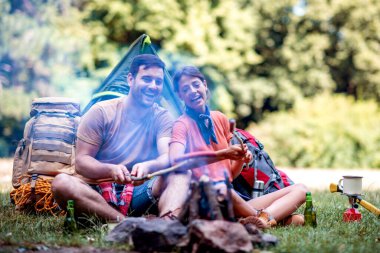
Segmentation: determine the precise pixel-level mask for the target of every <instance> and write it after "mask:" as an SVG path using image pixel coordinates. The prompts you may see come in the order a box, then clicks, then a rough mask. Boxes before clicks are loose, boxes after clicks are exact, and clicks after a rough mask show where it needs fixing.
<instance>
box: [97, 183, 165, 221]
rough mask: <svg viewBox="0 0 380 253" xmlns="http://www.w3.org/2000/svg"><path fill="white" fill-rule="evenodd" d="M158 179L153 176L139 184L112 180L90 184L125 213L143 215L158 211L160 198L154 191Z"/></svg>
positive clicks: (109, 202) (112, 204)
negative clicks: (155, 195)
mask: <svg viewBox="0 0 380 253" xmlns="http://www.w3.org/2000/svg"><path fill="white" fill-rule="evenodd" d="M156 179H157V178H156V177H155V178H152V179H150V180H148V181H145V182H144V183H143V184H142V185H139V186H133V185H132V184H126V185H121V184H117V183H112V182H106V183H100V184H98V185H90V186H91V188H92V189H94V190H95V191H97V192H98V193H99V194H100V195H102V196H103V198H104V199H105V200H106V201H107V202H108V204H110V205H111V206H113V207H114V208H116V209H117V210H119V211H120V212H121V213H122V214H123V215H129V216H142V215H143V214H146V213H152V214H157V213H158V207H157V202H158V199H156V198H154V196H153V193H152V187H153V184H154V182H155V181H156Z"/></svg>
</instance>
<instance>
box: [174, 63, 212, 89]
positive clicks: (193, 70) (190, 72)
mask: <svg viewBox="0 0 380 253" xmlns="http://www.w3.org/2000/svg"><path fill="white" fill-rule="evenodd" d="M182 76H192V77H197V78H199V79H201V81H202V82H204V81H205V80H206V78H205V76H204V75H203V74H202V73H201V72H200V71H199V69H198V68H197V67H195V66H185V67H183V68H182V69H180V70H177V72H175V74H174V77H173V86H174V91H176V92H178V90H179V80H180V79H181V77H182Z"/></svg>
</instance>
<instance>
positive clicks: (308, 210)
mask: <svg viewBox="0 0 380 253" xmlns="http://www.w3.org/2000/svg"><path fill="white" fill-rule="evenodd" d="M304 216H305V225H307V226H313V227H316V226H317V212H316V211H315V209H314V207H313V199H312V197H311V193H310V192H307V193H306V207H305V211H304Z"/></svg>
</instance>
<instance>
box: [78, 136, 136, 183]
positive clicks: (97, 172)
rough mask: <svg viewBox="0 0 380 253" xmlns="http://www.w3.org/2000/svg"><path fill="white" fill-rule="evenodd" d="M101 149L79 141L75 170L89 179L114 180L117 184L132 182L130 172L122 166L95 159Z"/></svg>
mask: <svg viewBox="0 0 380 253" xmlns="http://www.w3.org/2000/svg"><path fill="white" fill-rule="evenodd" d="M98 150H99V147H98V146H96V145H93V144H89V143H87V142H85V141H82V140H80V139H78V140H77V148H76V158H75V170H76V171H77V173H78V174H80V175H82V176H84V177H86V178H89V179H95V180H97V179H103V178H112V179H113V180H114V181H115V182H116V183H120V184H123V183H128V182H130V181H131V180H130V177H129V171H128V170H127V168H125V166H124V165H122V164H110V163H102V162H100V161H98V160H96V159H95V156H96V154H97V152H98Z"/></svg>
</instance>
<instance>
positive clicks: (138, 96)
mask: <svg viewBox="0 0 380 253" xmlns="http://www.w3.org/2000/svg"><path fill="white" fill-rule="evenodd" d="M164 67H165V65H164V63H163V62H162V61H161V60H160V59H159V58H158V57H157V56H154V55H139V56H136V57H135V58H134V59H133V61H132V63H131V67H130V73H129V74H128V77H127V81H128V84H129V86H130V93H129V95H128V96H126V97H123V98H118V99H112V100H107V101H103V102H99V103H97V104H96V105H94V106H93V107H92V108H91V109H90V110H89V111H88V112H87V113H86V114H85V115H84V116H83V117H82V119H81V122H80V125H79V128H78V133H77V137H78V141H77V148H76V171H77V173H78V174H79V175H81V176H82V177H84V178H87V179H90V180H92V181H96V180H100V179H105V178H112V179H113V180H114V181H115V184H112V186H113V187H114V188H113V190H112V191H111V192H114V193H115V194H114V195H115V196H114V197H116V199H115V201H113V202H112V201H111V203H112V204H113V206H111V205H109V204H108V203H110V199H109V198H106V197H105V198H106V199H107V201H108V202H107V201H106V200H105V199H104V198H103V197H102V195H101V194H102V189H99V186H98V185H88V184H87V183H86V182H85V181H83V180H82V179H80V178H78V177H73V176H69V175H66V174H60V175H58V176H57V177H56V178H55V179H54V181H53V184H52V189H53V193H54V197H55V199H56V200H57V201H58V203H59V205H60V206H61V207H65V206H66V202H67V200H69V199H73V200H74V201H75V210H76V212H78V213H79V214H80V213H85V214H95V215H97V216H98V217H101V218H103V219H106V220H109V221H116V220H118V219H120V218H123V217H124V216H125V214H124V213H122V212H120V211H119V210H117V206H118V204H120V205H123V204H125V203H124V201H123V199H120V195H123V194H124V193H125V189H126V187H127V186H128V183H131V178H130V175H133V176H137V177H141V176H144V175H147V174H148V173H152V172H154V171H157V170H160V169H163V168H167V167H169V158H168V150H169V145H168V144H169V141H170V137H171V130H172V125H173V119H172V117H171V115H170V114H169V112H168V111H167V110H166V109H164V108H162V107H160V106H159V105H158V104H157V103H155V102H156V101H157V100H158V99H159V98H160V96H161V92H162V89H163V79H164ZM188 180H189V179H188V176H187V175H184V174H175V175H170V176H169V177H167V178H166V179H164V178H163V177H156V178H153V179H151V180H148V181H146V182H144V183H143V184H142V185H138V186H137V184H138V182H134V184H135V187H134V189H133V195H132V199H131V203H130V205H129V211H128V212H129V213H130V214H131V215H134V216H139V215H142V214H144V213H146V212H147V211H148V209H149V208H150V207H151V206H154V205H155V204H156V199H158V198H160V199H159V202H158V209H159V214H160V215H163V214H167V213H171V212H173V214H178V213H179V210H180V209H179V208H180V207H181V206H182V204H183V203H184V201H185V198H186V194H187V190H188V187H187V186H188ZM99 193H100V194H99ZM103 196H104V195H103ZM114 207H115V208H114Z"/></svg>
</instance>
